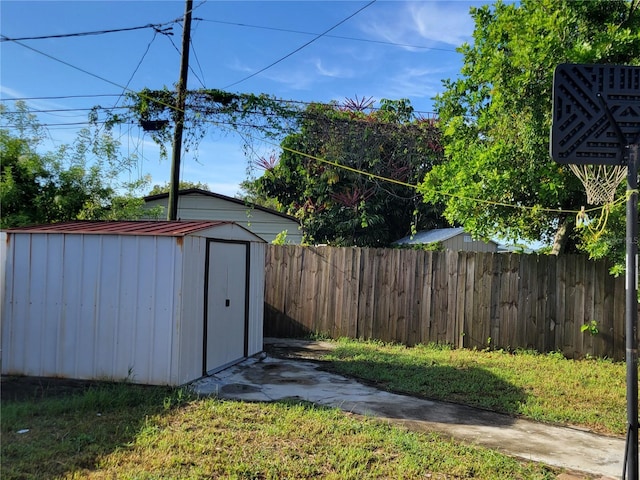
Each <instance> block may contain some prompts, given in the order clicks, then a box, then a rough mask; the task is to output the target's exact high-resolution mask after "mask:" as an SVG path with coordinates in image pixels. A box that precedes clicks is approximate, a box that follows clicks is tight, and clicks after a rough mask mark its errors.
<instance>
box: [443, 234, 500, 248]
mask: <svg viewBox="0 0 640 480" xmlns="http://www.w3.org/2000/svg"><path fill="white" fill-rule="evenodd" d="M469 236H470V235H469V234H468V233H461V234H459V235H456V236H455V237H451V238H449V239H447V240H445V241H443V242H442V246H443V247H444V248H445V249H446V250H453V251H456V252H496V251H497V250H498V247H497V245H496V244H495V243H485V242H482V241H478V240H473V239H472V240H471V241H466V242H465V241H464V239H465V237H469Z"/></svg>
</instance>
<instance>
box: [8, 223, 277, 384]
mask: <svg viewBox="0 0 640 480" xmlns="http://www.w3.org/2000/svg"><path fill="white" fill-rule="evenodd" d="M214 231H215V233H217V234H220V236H221V237H223V238H229V239H234V238H233V237H234V236H236V237H240V238H242V239H243V240H246V239H247V238H249V239H251V241H252V243H251V249H250V252H251V253H250V254H251V258H252V264H251V279H250V283H249V287H250V300H249V318H250V320H249V324H250V326H249V328H250V330H249V354H250V355H251V354H254V353H257V352H259V351H261V350H262V319H263V315H262V309H263V296H264V291H263V289H264V286H263V280H264V252H265V244H263V243H256V240H258V238H257V237H255V236H254V235H252V234H250V233H249V232H247V231H246V230H244V229H242V228H240V227H238V226H235V225H223V226H221V227H220V228H219V229H214V230H213V231H207V232H206V233H205V234H203V235H202V236H198V235H188V236H186V237H168V236H166V237H165V236H132V235H116V234H113V235H112V234H108V235H87V234H58V233H55V234H52V233H49V234H47V233H11V234H8V235H7V234H5V235H4V236H3V238H2V239H3V240H5V243H4V248H5V250H6V255H5V257H4V258H3V259H2V263H3V268H5V271H6V276H5V277H4V292H3V293H4V300H5V301H4V303H3V305H2V311H1V313H2V321H1V324H0V327H1V335H2V338H1V342H2V351H1V353H2V363H1V365H2V372H3V373H15V374H23V375H34V376H60V377H69V378H86V379H115V380H122V379H125V378H127V379H128V380H130V381H133V382H136V383H149V384H166V383H170V384H174V385H177V384H183V383H186V382H188V381H191V380H193V379H195V378H198V377H199V376H200V375H201V373H202V353H203V352H202V348H203V345H202V339H203V320H204V313H203V312H204V277H205V274H204V273H205V272H204V267H205V265H204V259H205V253H206V243H207V238H208V237H209V236H210V235H211V234H212V233H213V232H214ZM235 239H236V240H237V239H238V238H235Z"/></svg>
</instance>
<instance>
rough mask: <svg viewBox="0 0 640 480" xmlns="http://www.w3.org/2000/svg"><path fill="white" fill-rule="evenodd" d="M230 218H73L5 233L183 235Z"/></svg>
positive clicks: (9, 230) (216, 224) (210, 226)
mask: <svg viewBox="0 0 640 480" xmlns="http://www.w3.org/2000/svg"><path fill="white" fill-rule="evenodd" d="M231 223H233V222H222V221H211V220H180V221H152V220H136V221H76V222H62V223H52V224H49V225H34V226H30V227H17V228H10V229H7V230H5V231H6V232H9V233H76V234H91V235H100V234H101V235H109V234H111V235H156V236H164V237H184V236H185V235H189V234H190V233H195V232H198V231H200V230H205V229H207V228H212V227H216V226H220V225H225V224H231Z"/></svg>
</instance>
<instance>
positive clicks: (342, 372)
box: [243, 341, 527, 426]
mask: <svg viewBox="0 0 640 480" xmlns="http://www.w3.org/2000/svg"><path fill="white" fill-rule="evenodd" d="M300 343H301V342H300V341H292V342H287V341H282V342H279V341H276V342H275V344H272V345H265V349H266V350H267V352H268V353H269V354H270V355H271V356H274V357H277V358H279V359H280V360H281V362H276V363H268V362H267V363H258V364H254V365H251V366H250V367H248V369H249V370H247V372H245V373H243V377H244V380H245V381H246V382H247V383H248V384H252V385H258V386H260V384H262V386H263V387H264V388H268V389H270V395H272V396H273V397H274V398H278V397H277V393H276V391H277V390H278V389H279V388H281V386H285V388H287V387H286V386H287V385H293V386H294V388H295V391H296V392H299V391H300V390H299V386H300V385H304V386H305V387H304V392H305V393H304V398H315V399H319V400H314V401H319V402H320V403H324V404H329V403H330V404H332V405H334V406H339V407H340V408H342V409H347V410H349V411H353V412H368V413H370V414H371V415H372V416H376V417H383V418H388V419H396V420H403V421H406V420H408V421H419V422H434V423H444V424H457V425H479V426H501V425H505V426H506V425H511V424H512V423H513V422H514V420H515V419H514V416H513V415H515V414H518V413H519V409H520V405H521V404H522V403H524V402H525V401H526V399H527V395H526V393H525V392H524V391H522V389H520V388H518V387H516V386H514V385H512V384H510V383H508V382H506V381H504V380H503V379H500V378H499V377H497V376H496V375H494V374H492V373H491V372H489V371H487V370H485V369H483V368H478V367H473V366H470V367H462V368H453V367H451V366H448V365H437V364H435V363H434V362H430V363H429V362H425V361H421V362H417V361H416V360H415V359H408V358H406V357H404V358H403V357H402V356H401V355H396V354H393V353H386V352H380V351H375V352H374V351H371V350H368V351H367V350H362V349H360V348H358V347H356V348H354V347H346V348H345V347H340V346H339V347H337V348H336V349H335V350H333V351H328V350H326V349H324V350H322V349H319V350H318V349H314V348H313V342H312V343H311V347H304V346H300ZM365 348H366V347H365ZM308 360H314V362H313V363H311V362H308ZM319 370H321V371H324V372H327V373H321V372H319ZM333 374H337V375H333ZM345 377H347V378H345ZM341 379H342V380H341ZM367 387H374V388H367ZM296 395H300V396H303V395H302V394H300V393H296ZM323 399H324V400H323Z"/></svg>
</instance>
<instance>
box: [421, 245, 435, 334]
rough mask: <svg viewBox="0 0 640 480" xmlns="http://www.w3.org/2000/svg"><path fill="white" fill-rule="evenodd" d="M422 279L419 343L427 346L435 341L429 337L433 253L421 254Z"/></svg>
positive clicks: (431, 310) (431, 313)
mask: <svg viewBox="0 0 640 480" xmlns="http://www.w3.org/2000/svg"><path fill="white" fill-rule="evenodd" d="M422 258H423V262H424V263H423V267H424V270H423V271H424V277H423V281H422V289H421V298H422V300H421V304H422V309H421V317H420V343H424V344H428V343H429V342H433V341H435V340H434V339H433V337H432V335H431V326H432V323H433V295H432V294H433V281H434V277H433V272H434V267H433V252H424V253H423V257H422Z"/></svg>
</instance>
